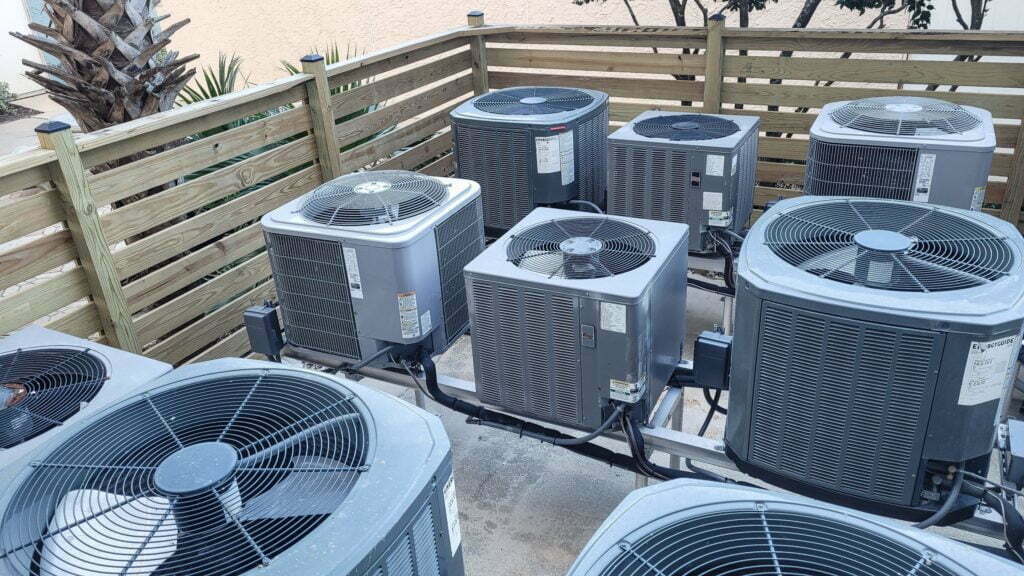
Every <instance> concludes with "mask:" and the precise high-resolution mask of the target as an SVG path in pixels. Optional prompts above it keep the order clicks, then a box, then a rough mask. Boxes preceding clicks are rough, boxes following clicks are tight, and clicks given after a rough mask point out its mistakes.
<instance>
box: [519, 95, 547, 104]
mask: <svg viewBox="0 0 1024 576" xmlns="http://www.w3.org/2000/svg"><path fill="white" fill-rule="evenodd" d="M547 101H548V99H547V98H544V97H543V96H527V97H525V98H520V99H519V103H520V104H543V103H545V102H547Z"/></svg>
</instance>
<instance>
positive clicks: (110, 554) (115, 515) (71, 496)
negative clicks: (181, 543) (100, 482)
mask: <svg viewBox="0 0 1024 576" xmlns="http://www.w3.org/2000/svg"><path fill="white" fill-rule="evenodd" d="M177 540H178V529H177V525H176V524H175V521H174V515H173V514H171V502H170V501H169V500H167V499H166V498H160V497H147V498H133V499H130V498H126V497H124V496H119V495H117V494H110V493H107V492H101V491H98V490H73V491H71V492H68V493H67V494H66V495H64V497H63V498H62V499H61V500H60V502H59V503H58V504H57V507H56V508H55V510H54V513H53V516H52V518H51V520H50V523H49V525H48V526H47V535H45V536H43V547H42V553H41V555H40V560H39V567H40V573H41V574H46V575H47V576H100V575H109V574H111V573H115V574H117V573H120V574H128V573H130V574H132V575H141V576H147V575H149V574H152V573H153V571H155V570H156V569H157V568H159V566H160V564H162V563H163V562H164V561H166V560H167V559H168V558H170V557H171V555H172V554H174V551H175V550H176V549H177Z"/></svg>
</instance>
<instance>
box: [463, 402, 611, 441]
mask: <svg viewBox="0 0 1024 576" xmlns="http://www.w3.org/2000/svg"><path fill="white" fill-rule="evenodd" d="M620 415H622V404H619V405H618V406H616V407H615V410H612V413H611V414H609V415H608V418H606V419H605V421H604V422H602V423H601V425H600V426H598V427H597V429H596V430H594V431H593V432H591V433H589V434H587V435H585V436H579V437H576V438H549V437H547V436H539V435H536V434H533V433H531V432H526V431H523V430H520V429H518V428H513V427H511V426H505V425H503V424H498V423H497V422H488V421H487V420H481V421H479V422H478V424H480V425H481V426H487V427H490V428H497V429H498V430H504V431H506V432H511V433H513V434H520V435H521V436H526V437H528V438H533V439H535V440H540V441H541V442H549V443H551V444H554V445H555V446H579V445H580V444H586V443H588V442H591V441H593V440H595V439H597V438H598V437H599V436H601V435H602V434H604V433H605V432H607V431H608V430H609V429H610V428H611V427H612V426H613V425H614V424H615V423H616V422H617V421H618V419H619V416H620Z"/></svg>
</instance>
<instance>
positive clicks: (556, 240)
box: [507, 218, 655, 280]
mask: <svg viewBox="0 0 1024 576" xmlns="http://www.w3.org/2000/svg"><path fill="white" fill-rule="evenodd" d="M654 255H655V246H654V239H653V238H652V237H651V234H650V233H649V232H648V231H646V230H644V229H642V228H639V227H637V226H634V225H632V224H627V223H626V222H622V221H620V220H615V219H612V218H566V219H562V220H550V221H548V222H544V223H541V224H537V225H535V226H531V227H530V228H527V229H526V230H523V231H522V232H518V233H516V234H515V235H513V236H512V237H511V239H510V241H509V245H508V250H507V257H508V260H509V261H510V262H512V263H513V264H515V265H516V266H518V267H520V268H523V269H524V270H530V271H532V272H537V273H538V274H543V275H545V276H547V277H548V278H567V279H571V280H583V279H591V278H605V277H608V276H615V275H616V274H622V273H624V272H629V271H630V270H634V269H636V268H639V267H640V266H642V265H644V264H645V263H646V262H647V261H648V260H650V259H651V258H653V257H654Z"/></svg>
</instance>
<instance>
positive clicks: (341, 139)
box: [334, 71, 473, 147]
mask: <svg viewBox="0 0 1024 576" xmlns="http://www.w3.org/2000/svg"><path fill="white" fill-rule="evenodd" d="M472 91H473V78H472V76H471V75H470V74H469V72H468V71H467V72H466V73H465V74H463V75H462V76H459V77H458V78H456V79H454V80H451V81H449V82H445V83H444V84H441V85H440V86H436V87H434V88H431V89H430V90H427V91H426V92H423V93H421V94H417V95H415V96H413V97H411V98H408V99H406V100H402V101H401V102H397V103H395V104H391V105H388V106H385V107H383V108H381V109H380V110H375V111H373V112H371V113H369V114H365V115H363V116H360V117H358V118H355V119H353V120H349V121H348V122H343V123H341V124H338V125H336V126H335V127H334V134H335V136H336V138H337V142H338V146H339V147H344V146H348V145H350V144H353V143H355V142H358V141H360V140H363V139H365V138H368V137H370V136H373V135H374V134H378V133H380V132H381V131H382V130H384V129H385V128H389V127H392V126H395V125H396V124H398V123H400V122H402V121H403V120H409V119H411V118H413V117H415V116H416V115H418V114H422V113H424V112H426V111H428V110H431V109H433V108H436V107H438V106H440V105H442V104H444V103H446V102H450V101H452V100H454V99H456V98H458V97H460V96H464V95H466V94H468V93H469V92H472Z"/></svg>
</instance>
